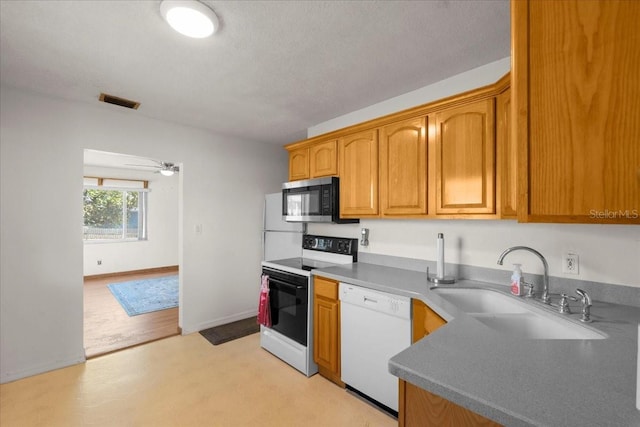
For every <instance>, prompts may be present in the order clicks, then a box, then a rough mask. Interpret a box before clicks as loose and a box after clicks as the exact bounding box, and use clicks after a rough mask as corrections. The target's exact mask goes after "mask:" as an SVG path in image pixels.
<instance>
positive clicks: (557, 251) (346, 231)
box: [308, 58, 640, 288]
mask: <svg viewBox="0 0 640 427" xmlns="http://www.w3.org/2000/svg"><path fill="white" fill-rule="evenodd" d="M509 66H510V64H509V58H505V59H503V60H500V61H496V62H493V63H490V64H487V65H485V66H483V67H480V68H477V69H474V70H470V71H468V72H465V73H462V74H459V75H457V76H453V77H451V78H449V79H446V80H443V81H441V82H438V83H435V84H433V85H430V86H426V87H424V88H421V89H418V90H416V91H413V92H410V93H407V94H404V95H401V96H398V97H395V98H392V99H390V100H387V101H383V102H380V103H378V104H375V105H372V106H370V107H367V108H364V109H362V110H358V111H355V112H352V113H349V114H346V115H344V116H341V117H337V118H334V119H332V120H329V121H327V122H324V123H320V124H318V125H316V126H313V127H311V128H309V129H308V135H309V137H312V136H316V135H318V134H321V133H325V132H329V131H332V130H336V129H339V128H342V127H346V126H349V125H352V124H356V123H359V122H362V121H365V120H369V119H373V118H375V117H379V116H382V115H385V114H390V113H393V112H395V111H399V110H402V109H406V108H409V107H413V106H416V105H420V104H424V103H427V102H430V101H433V100H436V99H439V98H443V97H446V96H450V95H454V94H456V93H460V92H463V91H466V90H470V89H473V88H474V87H479V86H483V85H486V84H490V83H493V82H495V81H497V80H498V79H499V78H500V77H502V76H503V75H504V74H505V73H506V72H508V71H509ZM362 227H365V228H369V229H370V238H369V241H370V246H369V247H368V248H362V247H360V248H359V250H360V251H365V252H370V253H376V254H382V255H394V256H401V257H407V258H416V259H423V260H430V261H434V260H435V259H436V247H435V245H436V236H437V234H438V233H444V235H445V248H446V252H445V258H446V261H447V262H451V263H460V264H467V265H472V266H478V267H487V268H496V269H504V270H510V269H511V268H512V265H511V264H512V263H514V262H522V263H523V271H524V272H525V276H526V274H527V273H535V274H541V273H542V266H541V263H540V261H539V260H538V259H537V258H536V257H535V256H533V255H531V254H528V253H526V252H516V253H513V254H510V255H509V256H508V258H507V259H506V260H505V263H504V266H498V265H496V260H497V258H498V255H500V253H501V252H502V251H503V250H504V249H506V248H507V247H510V246H514V245H526V246H531V247H533V248H535V249H537V250H539V251H540V252H541V253H542V254H543V255H545V257H546V259H547V261H548V263H549V269H550V275H552V276H558V277H564V278H568V279H579V280H588V281H594V282H602V283H610V284H616V285H628V286H635V287H639V288H640V227H637V226H630V225H584V224H518V223H517V222H515V221H505V220H503V221H484V220H476V221H452V220H386V219H385V220H381V219H373V220H361V223H360V224H356V225H351V224H345V225H330V224H329V225H326V224H310V225H309V233H314V234H321V235H333V236H344V237H355V238H359V237H360V228H362ZM569 251H571V252H574V253H577V254H578V255H579V263H580V268H579V275H571V274H564V273H562V264H561V262H562V255H563V253H565V252H569Z"/></svg>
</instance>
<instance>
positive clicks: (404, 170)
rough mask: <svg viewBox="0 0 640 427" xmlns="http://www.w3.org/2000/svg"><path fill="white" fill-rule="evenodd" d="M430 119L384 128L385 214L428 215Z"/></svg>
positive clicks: (382, 184)
mask: <svg viewBox="0 0 640 427" xmlns="http://www.w3.org/2000/svg"><path fill="white" fill-rule="evenodd" d="M425 122H426V118H424V117H421V118H415V119H410V120H405V121H402V122H399V123H393V124H391V125H387V126H384V127H383V128H382V129H381V131H380V209H381V214H382V215H426V213H427V144H426V142H425V130H426V123H425Z"/></svg>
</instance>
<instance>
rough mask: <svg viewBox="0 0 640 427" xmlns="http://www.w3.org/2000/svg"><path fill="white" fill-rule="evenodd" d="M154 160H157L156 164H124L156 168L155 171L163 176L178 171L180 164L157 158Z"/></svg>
mask: <svg viewBox="0 0 640 427" xmlns="http://www.w3.org/2000/svg"><path fill="white" fill-rule="evenodd" d="M154 161H155V162H157V163H158V164H157V165H134V164H130V163H128V164H126V166H137V167H142V168H155V169H158V170H157V171H156V173H160V174H162V175H164V176H171V175H173V174H174V173H176V172H180V166H177V165H175V164H173V163H170V162H161V161H158V160H154Z"/></svg>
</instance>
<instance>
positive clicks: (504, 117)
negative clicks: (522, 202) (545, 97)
mask: <svg viewBox="0 0 640 427" xmlns="http://www.w3.org/2000/svg"><path fill="white" fill-rule="evenodd" d="M511 129H512V126H511V89H509V88H508V89H507V90H505V91H504V92H502V93H501V94H500V95H498V96H497V97H496V159H497V168H496V176H497V181H496V190H497V191H496V192H497V194H498V199H499V200H498V202H499V212H500V217H501V218H516V216H517V212H516V206H517V195H518V192H517V191H518V190H517V182H518V177H517V172H518V167H517V165H518V156H517V154H518V149H517V144H516V140H515V138H512V137H511Z"/></svg>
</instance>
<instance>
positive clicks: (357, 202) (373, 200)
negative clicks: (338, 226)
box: [338, 129, 378, 218]
mask: <svg viewBox="0 0 640 427" xmlns="http://www.w3.org/2000/svg"><path fill="white" fill-rule="evenodd" d="M339 147H340V154H339V159H338V163H339V165H340V216H341V217H351V218H359V217H362V216H377V215H378V131H377V129H373V130H368V131H364V132H358V133H355V134H352V135H347V136H345V137H342V138H340V140H339Z"/></svg>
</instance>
